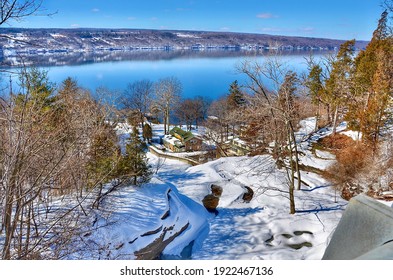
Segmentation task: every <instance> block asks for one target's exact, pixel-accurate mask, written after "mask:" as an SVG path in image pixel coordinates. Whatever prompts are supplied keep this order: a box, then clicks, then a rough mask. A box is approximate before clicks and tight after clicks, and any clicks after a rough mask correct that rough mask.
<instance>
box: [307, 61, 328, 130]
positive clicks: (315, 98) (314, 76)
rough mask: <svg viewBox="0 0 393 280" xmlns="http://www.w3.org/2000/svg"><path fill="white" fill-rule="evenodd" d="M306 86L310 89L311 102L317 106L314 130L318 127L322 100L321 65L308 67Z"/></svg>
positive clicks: (323, 90) (323, 89)
mask: <svg viewBox="0 0 393 280" xmlns="http://www.w3.org/2000/svg"><path fill="white" fill-rule="evenodd" d="M306 87H307V88H308V89H309V91H310V96H311V102H312V103H313V104H314V105H316V106H317V111H316V114H315V117H316V122H315V130H317V129H318V128H319V120H320V116H321V112H320V110H321V104H322V103H323V100H324V94H325V88H324V84H323V82H322V67H321V66H319V65H314V66H312V67H311V69H310V73H309V74H308V77H307V81H306Z"/></svg>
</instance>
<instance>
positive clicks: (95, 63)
mask: <svg viewBox="0 0 393 280" xmlns="http://www.w3.org/2000/svg"><path fill="white" fill-rule="evenodd" d="M145 54H146V55H145V56H144V54H143V53H140V52H139V53H138V54H137V56H135V57H129V56H127V57H126V58H124V57H121V56H120V57H113V56H112V57H111V58H110V59H111V60H109V61H100V60H93V59H91V60H86V61H85V62H84V63H83V60H81V61H82V62H79V63H76V64H71V65H61V66H58V65H50V66H42V68H43V69H45V70H47V71H48V75H49V78H50V80H51V81H52V82H55V83H56V84H60V83H61V82H62V81H63V80H64V79H66V78H67V77H72V78H75V79H76V80H77V81H78V84H79V85H80V86H82V87H84V88H87V89H90V90H91V91H92V92H94V91H95V90H96V89H97V88H98V87H106V88H108V89H110V90H113V91H117V92H118V94H121V93H122V92H123V91H124V90H125V89H126V87H127V85H128V84H129V83H132V82H134V81H137V80H142V79H149V80H151V81H153V82H155V81H158V80H159V79H162V78H166V77H170V76H174V77H177V78H178V79H179V80H180V81H181V83H182V87H183V97H185V98H188V97H194V96H198V95H201V96H205V97H209V98H211V99H217V98H219V97H220V96H222V95H225V94H227V93H228V88H229V85H230V84H231V83H232V82H233V81H235V80H238V82H239V84H243V83H244V82H245V81H246V77H245V75H242V74H239V73H237V71H236V65H238V64H239V63H241V62H242V61H244V60H245V59H247V60H257V61H259V62H263V61H264V60H265V59H266V57H267V56H268V55H269V54H267V53H266V52H258V53H256V52H241V51H239V52H234V51H228V52H216V53H213V54H212V53H204V52H200V53H195V52H194V53H191V52H190V53H189V54H184V53H182V54H181V55H175V54H169V55H168V52H162V53H159V52H157V51H156V52H154V54H151V53H150V52H145ZM323 55H325V53H317V54H315V55H314V56H315V57H316V58H317V59H318V58H321V57H322V56H323ZM308 56H309V53H307V52H295V51H294V52H287V53H283V54H281V55H280V56H279V57H280V59H281V60H282V61H283V62H285V63H287V64H288V67H289V69H291V70H293V71H296V72H297V73H300V72H303V71H306V69H307V65H306V60H305V57H308ZM144 57H145V58H146V59H144ZM52 60H54V59H52ZM47 61H51V59H48V60H47ZM62 63H63V64H67V62H66V58H65V62H64V61H63V62H62ZM70 63H74V62H70ZM16 79H17V77H14V80H16ZM4 80H5V81H8V78H5V79H4ZM16 87H17V85H16V83H15V81H14V89H15V88H16Z"/></svg>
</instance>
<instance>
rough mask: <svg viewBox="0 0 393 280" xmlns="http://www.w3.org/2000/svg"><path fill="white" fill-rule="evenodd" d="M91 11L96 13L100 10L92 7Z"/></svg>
mask: <svg viewBox="0 0 393 280" xmlns="http://www.w3.org/2000/svg"><path fill="white" fill-rule="evenodd" d="M91 11H92V12H93V13H98V12H99V11H100V9H98V8H94V9H92V10H91Z"/></svg>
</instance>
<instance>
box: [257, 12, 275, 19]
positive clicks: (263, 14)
mask: <svg viewBox="0 0 393 280" xmlns="http://www.w3.org/2000/svg"><path fill="white" fill-rule="evenodd" d="M277 17H278V16H276V15H273V14H271V13H261V14H258V15H257V18H262V19H269V18H277Z"/></svg>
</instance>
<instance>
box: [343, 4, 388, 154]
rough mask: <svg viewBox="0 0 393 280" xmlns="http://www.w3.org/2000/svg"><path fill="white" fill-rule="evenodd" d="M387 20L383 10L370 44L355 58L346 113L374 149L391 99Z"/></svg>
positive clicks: (386, 13)
mask: <svg viewBox="0 0 393 280" xmlns="http://www.w3.org/2000/svg"><path fill="white" fill-rule="evenodd" d="M387 21H388V12H387V11H384V12H383V13H382V15H381V18H380V20H379V22H378V27H377V29H376V30H375V31H374V33H373V38H372V40H371V42H370V44H369V45H368V46H367V48H366V49H365V50H363V51H361V52H360V53H359V55H358V56H357V58H356V60H355V72H354V81H355V83H354V85H355V87H354V97H355V98H354V102H352V104H351V106H350V110H349V112H348V114H347V119H348V120H349V122H350V123H351V124H352V126H353V128H356V129H359V130H360V131H361V132H362V135H363V138H362V139H363V141H364V142H366V144H370V145H371V146H373V147H374V148H375V147H376V145H377V142H378V138H379V134H380V131H381V128H382V127H383V126H384V124H385V123H386V121H387V117H388V110H387V109H388V106H389V102H390V100H391V98H392V88H393V87H392V83H393V65H392V64H393V62H392V61H393V40H392V37H391V35H390V33H389V28H388V24H387ZM353 124H355V125H353Z"/></svg>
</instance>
